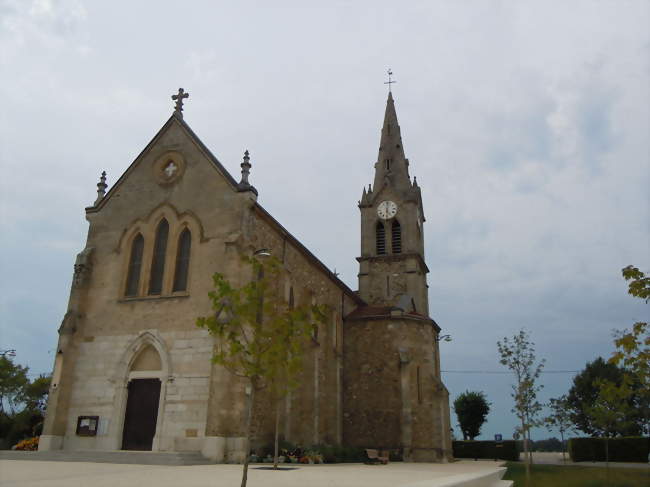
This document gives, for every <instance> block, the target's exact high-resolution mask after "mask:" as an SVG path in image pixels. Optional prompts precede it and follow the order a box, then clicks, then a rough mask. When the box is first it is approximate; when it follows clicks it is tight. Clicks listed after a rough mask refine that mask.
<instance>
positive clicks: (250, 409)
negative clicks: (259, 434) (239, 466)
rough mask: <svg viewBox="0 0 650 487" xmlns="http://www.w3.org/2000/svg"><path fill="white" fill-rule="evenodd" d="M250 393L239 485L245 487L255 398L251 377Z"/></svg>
mask: <svg viewBox="0 0 650 487" xmlns="http://www.w3.org/2000/svg"><path fill="white" fill-rule="evenodd" d="M250 388H251V393H250V395H249V397H248V411H247V414H246V441H245V442H244V444H245V445H246V449H245V451H244V470H243V472H242V477H241V487H246V482H247V481H248V458H249V457H250V451H251V423H252V422H253V421H252V420H253V404H254V400H255V382H254V381H253V380H252V379H251V381H250Z"/></svg>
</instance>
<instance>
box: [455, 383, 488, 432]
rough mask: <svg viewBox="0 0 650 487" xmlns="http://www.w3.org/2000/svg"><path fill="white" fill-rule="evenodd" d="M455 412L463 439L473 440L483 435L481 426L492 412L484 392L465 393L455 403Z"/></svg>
mask: <svg viewBox="0 0 650 487" xmlns="http://www.w3.org/2000/svg"><path fill="white" fill-rule="evenodd" d="M454 411H456V417H457V418H458V426H459V427H460V430H461V432H462V433H463V439H464V440H473V439H474V438H476V437H477V436H478V435H480V434H481V426H483V424H484V423H485V421H486V419H487V415H488V413H489V412H490V403H489V402H488V401H487V398H486V397H485V394H484V393H483V392H482V391H480V392H477V391H465V392H463V393H462V394H461V395H459V396H458V397H457V398H456V400H455V401H454Z"/></svg>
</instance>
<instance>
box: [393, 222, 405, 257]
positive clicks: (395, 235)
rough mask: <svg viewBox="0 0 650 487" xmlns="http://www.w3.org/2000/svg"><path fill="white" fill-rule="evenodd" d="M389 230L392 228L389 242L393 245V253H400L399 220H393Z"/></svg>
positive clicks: (400, 233) (400, 231)
mask: <svg viewBox="0 0 650 487" xmlns="http://www.w3.org/2000/svg"><path fill="white" fill-rule="evenodd" d="M391 230H392V233H391V237H392V238H391V243H392V247H393V253H394V254H401V253H402V228H401V227H400V225H399V222H398V221H397V220H395V221H393V226H392V229H391Z"/></svg>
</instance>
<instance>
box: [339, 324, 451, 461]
mask: <svg viewBox="0 0 650 487" xmlns="http://www.w3.org/2000/svg"><path fill="white" fill-rule="evenodd" d="M434 337H435V329H434V326H433V323H432V322H431V321H430V320H425V319H405V318H400V317H394V318H386V319H376V320H375V319H367V320H365V321H364V320H359V321H356V320H355V321H348V322H346V328H345V341H344V374H343V383H344V393H343V400H344V410H345V413H344V418H343V441H344V443H345V444H348V445H354V446H359V447H366V448H401V449H403V451H404V455H405V458H406V459H410V460H416V461H438V460H442V459H444V458H446V457H448V456H449V455H450V451H449V452H444V451H443V450H444V447H441V445H443V444H445V442H444V441H443V440H444V438H445V436H449V431H448V418H446V417H445V415H444V411H445V407H446V405H447V404H448V403H447V402H445V401H446V400H447V398H446V397H443V396H444V394H443V393H442V391H444V392H445V393H446V389H444V386H442V383H441V382H440V379H439V376H438V375H437V373H436V367H435V361H434V349H435V341H434ZM441 388H442V389H441Z"/></svg>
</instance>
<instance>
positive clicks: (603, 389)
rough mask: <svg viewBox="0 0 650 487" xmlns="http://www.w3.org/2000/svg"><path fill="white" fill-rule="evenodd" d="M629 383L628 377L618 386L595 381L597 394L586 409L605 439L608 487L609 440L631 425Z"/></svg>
mask: <svg viewBox="0 0 650 487" xmlns="http://www.w3.org/2000/svg"><path fill="white" fill-rule="evenodd" d="M630 383H631V378H630V376H629V375H626V376H624V377H623V380H622V382H621V383H620V384H616V383H614V382H610V381H608V380H602V379H599V380H596V386H597V388H598V394H597V396H596V399H595V401H594V402H593V404H591V405H589V406H587V408H586V412H587V414H588V415H589V416H590V418H591V421H592V423H593V424H594V425H596V426H597V427H598V428H599V430H600V431H602V434H603V436H604V437H605V468H606V469H607V471H606V472H607V473H606V475H607V479H606V484H605V485H609V438H610V437H612V436H616V434H618V432H619V431H620V430H621V429H622V428H623V429H624V428H626V427H629V426H630V425H631V424H632V420H631V419H630V418H631V417H632V412H633V408H632V406H631V405H630V400H629V399H630V397H631V396H632V394H633V391H632V389H631V387H630Z"/></svg>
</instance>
